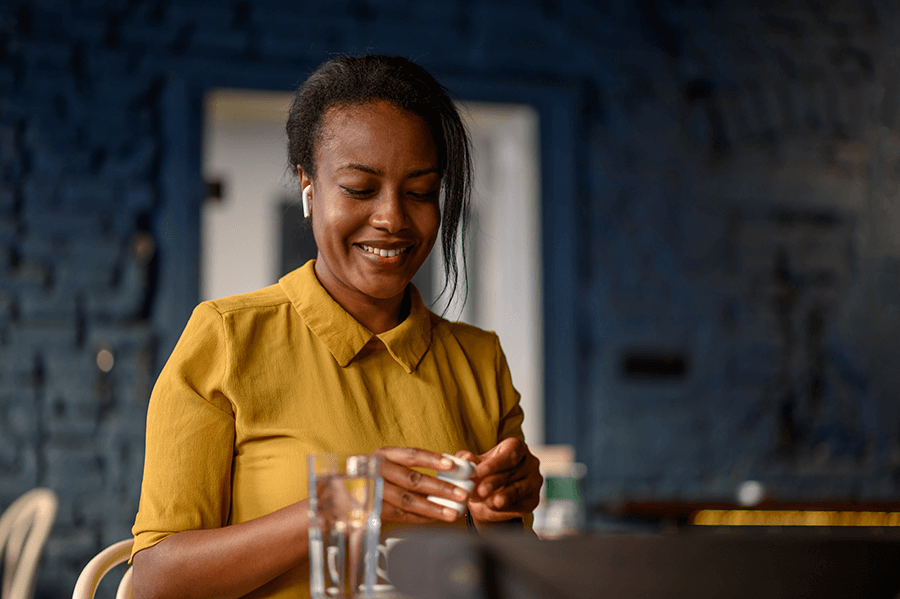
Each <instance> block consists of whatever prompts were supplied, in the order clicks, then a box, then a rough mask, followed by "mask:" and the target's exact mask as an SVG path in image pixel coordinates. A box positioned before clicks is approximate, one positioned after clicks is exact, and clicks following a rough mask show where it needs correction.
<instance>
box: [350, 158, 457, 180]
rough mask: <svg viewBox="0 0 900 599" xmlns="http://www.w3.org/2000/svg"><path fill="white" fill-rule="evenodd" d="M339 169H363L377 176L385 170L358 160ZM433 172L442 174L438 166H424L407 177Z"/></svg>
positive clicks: (412, 177)
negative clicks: (360, 162)
mask: <svg viewBox="0 0 900 599" xmlns="http://www.w3.org/2000/svg"><path fill="white" fill-rule="evenodd" d="M338 170H355V171H362V172H364V173H369V174H370V175H375V176H377V177H383V176H384V171H383V170H381V169H378V168H374V167H371V166H366V165H365V164H358V163H356V162H351V163H349V164H345V165H344V166H342V167H340V169H338ZM432 173H434V174H440V173H438V170H437V169H436V168H434V167H431V168H424V169H421V170H417V171H413V172H411V173H410V174H408V175H406V178H407V179H415V178H416V177H422V176H424V175H430V174H432Z"/></svg>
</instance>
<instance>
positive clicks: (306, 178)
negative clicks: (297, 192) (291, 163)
mask: <svg viewBox="0 0 900 599" xmlns="http://www.w3.org/2000/svg"><path fill="white" fill-rule="evenodd" d="M297 176H298V177H300V189H303V188H305V187H306V186H307V185H311V184H312V179H310V178H309V176H308V175H307V174H306V173H304V172H303V169H302V168H300V165H299V164H298V165H297Z"/></svg>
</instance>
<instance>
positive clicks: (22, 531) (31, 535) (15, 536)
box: [0, 488, 58, 599]
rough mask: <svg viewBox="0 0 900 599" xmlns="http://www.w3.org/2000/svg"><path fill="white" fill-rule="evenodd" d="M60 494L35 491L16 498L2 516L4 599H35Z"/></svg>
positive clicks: (0, 597) (0, 593) (0, 596)
mask: <svg viewBox="0 0 900 599" xmlns="http://www.w3.org/2000/svg"><path fill="white" fill-rule="evenodd" d="M57 504H58V501H57V499H56V494H55V493H54V492H53V491H51V490H50V489H42V488H38V489H32V490H31V491H28V492H27V493H25V494H24V495H22V496H21V497H19V498H18V499H16V500H15V501H14V502H13V503H12V504H11V505H10V506H9V507H8V508H6V510H5V511H4V512H3V515H2V516H0V555H2V556H3V579H2V580H3V584H2V586H0V599H31V598H32V597H33V596H34V584H35V581H36V579H37V571H38V565H39V564H40V561H41V553H42V552H43V550H44V545H45V544H46V542H47V537H48V536H50V529H51V528H53V521H54V520H55V519H56V506H57Z"/></svg>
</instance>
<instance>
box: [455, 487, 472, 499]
mask: <svg viewBox="0 0 900 599" xmlns="http://www.w3.org/2000/svg"><path fill="white" fill-rule="evenodd" d="M453 496H454V497H456V498H457V499H459V500H462V501H465V500H466V499H468V497H469V494H468V493H466V492H465V491H464V490H462V489H456V490H454V491H453Z"/></svg>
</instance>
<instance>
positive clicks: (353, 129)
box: [301, 101, 441, 307]
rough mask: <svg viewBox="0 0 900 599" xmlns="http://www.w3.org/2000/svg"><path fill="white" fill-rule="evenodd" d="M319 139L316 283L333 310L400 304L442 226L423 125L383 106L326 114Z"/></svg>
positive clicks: (314, 198) (434, 165) (314, 207)
mask: <svg viewBox="0 0 900 599" xmlns="http://www.w3.org/2000/svg"><path fill="white" fill-rule="evenodd" d="M320 139H321V141H320V142H319V143H318V146H317V147H316V150H315V161H316V178H315V180H314V181H312V194H311V198H310V207H311V215H312V228H313V235H314V236H315V239H316V245H317V246H318V250H319V253H318V260H317V263H316V274H317V275H318V277H319V280H320V281H321V283H322V285H323V286H324V287H325V288H326V289H327V290H328V291H329V293H331V295H332V296H333V297H334V298H335V299H336V300H337V301H338V302H339V303H344V302H347V301H349V302H366V303H372V300H373V299H374V300H376V301H377V300H388V299H398V298H402V294H403V293H404V291H405V290H406V286H407V285H408V284H409V282H410V281H411V280H412V278H413V275H415V274H416V272H417V271H418V270H419V267H420V266H422V263H423V262H424V261H425V258H427V257H428V253H429V252H430V251H431V248H432V246H433V245H434V240H435V238H436V236H437V232H438V227H439V226H440V209H439V206H438V196H439V194H440V183H441V181H440V176H439V174H438V161H437V150H436V148H435V145H434V141H433V140H432V137H431V133H430V132H429V130H428V127H427V126H426V124H425V121H424V120H423V119H422V118H421V117H419V116H418V115H415V114H413V113H409V112H406V111H403V110H401V109H400V108H397V107H396V106H395V105H394V104H391V103H388V102H385V101H376V102H373V103H369V104H362V105H353V106H347V107H340V108H331V109H329V110H328V111H327V112H326V113H325V115H324V117H323V121H322V136H321V138H320ZM301 179H302V183H301V184H302V185H303V186H306V185H307V184H309V183H308V182H309V180H308V178H307V177H305V176H304V175H303V174H301ZM345 307H348V306H347V305H346V304H345Z"/></svg>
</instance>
